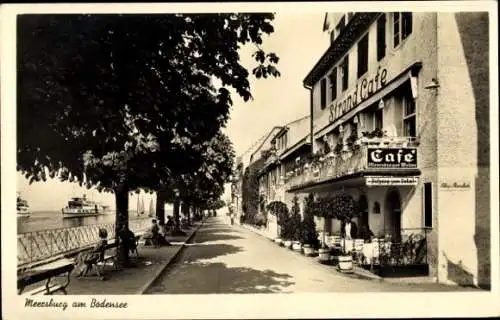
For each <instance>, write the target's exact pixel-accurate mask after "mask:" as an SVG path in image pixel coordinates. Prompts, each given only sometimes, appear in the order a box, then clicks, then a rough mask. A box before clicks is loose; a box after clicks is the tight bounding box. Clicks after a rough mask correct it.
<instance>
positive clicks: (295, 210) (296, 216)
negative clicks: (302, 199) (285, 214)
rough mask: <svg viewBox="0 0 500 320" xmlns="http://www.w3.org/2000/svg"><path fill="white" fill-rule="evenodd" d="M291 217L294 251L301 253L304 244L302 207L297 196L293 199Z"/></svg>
mask: <svg viewBox="0 0 500 320" xmlns="http://www.w3.org/2000/svg"><path fill="white" fill-rule="evenodd" d="M291 211H292V212H291V217H290V233H291V239H292V249H293V250H294V251H298V252H301V251H302V244H301V243H300V240H301V217H300V206H299V198H298V197H297V196H294V197H293V205H292V210H291Z"/></svg>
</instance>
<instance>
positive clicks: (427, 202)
mask: <svg viewBox="0 0 500 320" xmlns="http://www.w3.org/2000/svg"><path fill="white" fill-rule="evenodd" d="M424 227H427V228H432V183H431V182H426V183H424Z"/></svg>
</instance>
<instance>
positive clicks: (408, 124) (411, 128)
mask: <svg viewBox="0 0 500 320" xmlns="http://www.w3.org/2000/svg"><path fill="white" fill-rule="evenodd" d="M403 108H404V109H403V112H404V113H403V127H404V134H405V136H406V137H416V136H417V112H416V107H415V100H414V99H413V98H412V97H408V96H404V97H403Z"/></svg>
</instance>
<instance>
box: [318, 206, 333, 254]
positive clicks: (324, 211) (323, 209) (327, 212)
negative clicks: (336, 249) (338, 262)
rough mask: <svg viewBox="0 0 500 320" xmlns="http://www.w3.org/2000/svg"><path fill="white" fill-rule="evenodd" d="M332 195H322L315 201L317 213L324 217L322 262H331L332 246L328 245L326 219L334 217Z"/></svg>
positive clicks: (321, 249)
mask: <svg viewBox="0 0 500 320" xmlns="http://www.w3.org/2000/svg"><path fill="white" fill-rule="evenodd" d="M330 203H331V200H330V197H321V198H318V200H317V201H316V202H315V215H316V216H318V217H322V218H323V219H324V221H323V237H322V241H321V247H320V248H319V249H318V256H319V261H320V262H321V263H329V262H330V248H329V247H328V246H327V245H326V221H327V219H329V218H332V217H333V213H332V210H331V204H330Z"/></svg>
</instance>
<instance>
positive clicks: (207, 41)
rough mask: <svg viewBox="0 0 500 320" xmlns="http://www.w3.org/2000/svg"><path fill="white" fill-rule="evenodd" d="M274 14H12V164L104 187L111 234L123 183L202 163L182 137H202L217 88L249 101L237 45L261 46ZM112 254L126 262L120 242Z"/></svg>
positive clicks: (262, 62)
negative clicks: (111, 208) (110, 201)
mask: <svg viewBox="0 0 500 320" xmlns="http://www.w3.org/2000/svg"><path fill="white" fill-rule="evenodd" d="M273 18H274V16H273V14H254V13H252V14H240V13H224V14H170V15H87V14H80V15H22V16H19V18H18V39H19V42H18V57H19V59H18V61H19V66H18V70H19V72H18V110H17V112H18V117H17V119H18V125H17V128H18V141H17V159H18V170H19V171H21V172H22V173H23V174H24V175H25V177H26V178H28V179H29V180H30V182H33V181H40V180H46V178H47V175H48V176H50V177H55V176H58V177H59V178H60V179H61V180H63V181H72V182H79V183H80V185H85V186H87V187H91V186H97V187H98V189H99V190H101V191H111V192H114V194H115V198H116V209H117V216H116V222H117V230H118V228H121V226H122V225H123V224H125V225H126V224H128V192H129V191H131V190H135V189H137V188H141V187H142V188H146V189H148V188H149V189H151V190H156V189H157V188H158V187H159V186H164V185H168V184H169V182H170V181H172V173H173V172H174V173H178V171H182V169H185V168H186V167H189V164H190V163H191V161H192V162H199V161H202V160H200V159H197V158H196V156H197V155H198V154H199V153H198V152H197V151H196V150H195V147H193V144H192V141H197V142H199V141H204V140H208V139H209V138H210V137H211V136H213V134H214V133H216V132H217V131H218V129H219V127H220V126H221V125H223V124H224V123H225V122H226V121H227V118H228V114H229V108H230V106H231V104H232V101H231V96H230V93H229V91H228V90H227V89H226V87H232V88H234V89H235V91H236V92H237V93H238V95H240V96H241V97H242V98H243V99H244V100H245V101H247V100H248V99H250V98H251V94H250V84H249V81H248V77H249V72H248V71H247V70H246V69H245V68H244V67H243V66H242V65H241V64H240V63H239V55H238V49H239V47H240V45H244V44H246V43H254V44H256V45H257V46H260V44H261V43H262V36H263V34H270V33H272V32H273V27H272V24H271V22H272V20H273ZM131 26H133V27H131ZM254 58H255V59H256V61H257V63H258V65H257V66H256V67H255V68H254V69H253V71H252V73H253V74H254V75H255V76H256V77H258V78H259V77H264V78H265V77H267V76H269V75H271V76H279V72H278V71H277V70H276V68H275V66H274V65H275V64H276V63H277V62H278V58H277V57H276V55H275V54H274V53H269V54H267V53H265V52H264V51H263V50H262V49H261V48H260V47H258V49H257V51H256V53H255V54H254ZM212 78H217V79H219V80H220V81H221V83H222V87H219V88H216V87H215V86H214V85H213V84H212V82H211V79H212ZM194 145H195V146H196V145H199V144H198V143H195V144H194ZM190 150H194V153H192V154H191V152H190ZM195 167H197V166H195ZM119 253H120V254H119V260H120V261H121V262H123V261H125V260H126V259H127V257H128V254H127V252H126V250H124V248H123V247H122V246H120V250H119Z"/></svg>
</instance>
